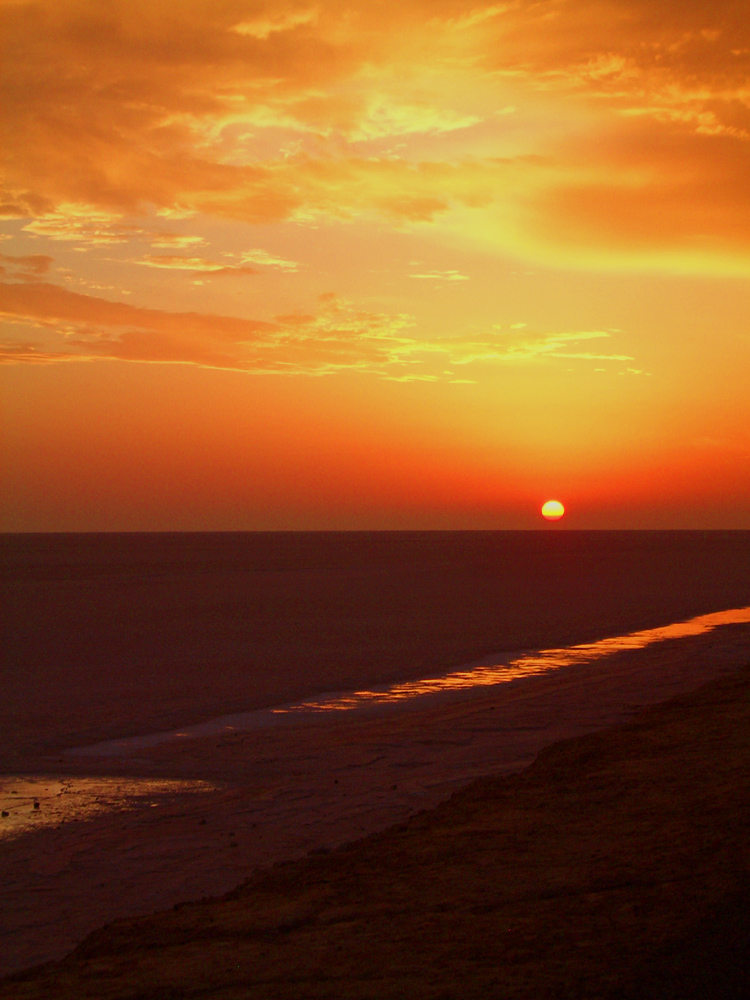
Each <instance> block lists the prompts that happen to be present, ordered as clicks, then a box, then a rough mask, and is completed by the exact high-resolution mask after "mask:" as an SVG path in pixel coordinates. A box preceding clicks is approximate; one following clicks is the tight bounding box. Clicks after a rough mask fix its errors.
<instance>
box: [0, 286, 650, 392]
mask: <svg viewBox="0 0 750 1000" xmlns="http://www.w3.org/2000/svg"><path fill="white" fill-rule="evenodd" d="M0 314H2V315H4V316H5V317H7V318H8V319H10V320H12V321H14V322H15V323H21V324H27V325H30V326H32V327H36V328H37V329H39V330H42V331H43V332H44V334H46V336H47V339H48V340H49V339H51V341H52V344H51V346H43V345H39V344H30V343H28V342H24V343H22V344H21V343H16V344H12V343H11V344H8V345H7V346H6V348H5V355H4V360H5V361H15V362H16V363H21V362H26V361H33V362H38V361H42V360H46V361H49V362H52V361H59V360H74V359H77V360H89V361H90V360H93V359H102V358H106V359H110V360H121V361H140V362H154V363H161V364H193V365H200V366H203V367H209V368H226V369H234V370H237V371H245V372H254V373H259V374H261V373H262V374H295V375H301V374H306V375H326V374H332V373H334V372H337V371H342V370H353V371H361V372H368V373H371V374H374V375H378V376H380V377H383V378H398V379H400V380H414V379H421V380H425V379H426V380H430V381H434V380H436V379H437V378H438V377H441V378H442V377H443V375H444V374H445V364H446V359H447V360H448V361H449V362H450V363H451V364H452V365H454V366H455V365H469V364H473V363H477V362H480V363H484V364H487V363H503V364H527V363H532V362H541V361H545V360H548V359H554V358H580V359H586V360H592V359H595V360H600V359H607V360H632V359H630V358H629V357H627V356H625V355H619V354H601V353H591V352H588V351H579V350H578V349H577V345H578V344H579V343H580V342H582V341H589V340H600V339H602V338H608V337H609V334H608V333H606V332H603V331H584V332H572V333H560V334H536V335H532V334H526V335H525V336H524V338H523V339H522V340H518V339H513V338H510V337H508V336H503V335H500V334H498V333H491V334H488V335H486V336H481V337H473V338H468V339H460V338H455V339H441V340H430V339H427V338H420V337H418V336H415V335H414V333H413V328H414V320H413V319H412V317H410V316H408V315H405V314H387V313H373V312H369V311H367V310H362V309H358V308H356V307H355V306H354V305H352V304H351V303H349V302H346V301H343V300H340V299H338V298H337V297H336V296H334V295H326V296H321V298H320V300H319V308H318V310H317V312H316V313H313V314H305V313H295V314H290V315H282V316H277V317H276V318H275V320H274V321H273V322H265V321H259V320H249V319H241V318H236V317H230V316H216V315H209V314H203V313H172V312H165V311H162V310H157V309H142V308H138V307H136V306H131V305H129V304H127V303H123V302H111V301H108V300H106V299H102V298H97V297H95V296H91V295H82V294H79V293H76V292H71V291H68V290H67V289H64V288H60V287H59V286H57V285H52V284H47V283H41V282H37V283H29V284H0ZM431 359H435V360H436V361H437V362H438V363H439V367H438V373H437V374H436V373H434V372H432V371H428V370H425V365H428V364H429V362H430V360H431ZM441 373H442V374H441ZM448 374H449V375H452V374H453V373H452V372H448Z"/></svg>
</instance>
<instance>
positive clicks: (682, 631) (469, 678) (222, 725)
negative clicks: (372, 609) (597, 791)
mask: <svg viewBox="0 0 750 1000" xmlns="http://www.w3.org/2000/svg"><path fill="white" fill-rule="evenodd" d="M746 624H750V607H746V608H733V609H730V610H728V611H716V612H713V613H711V614H708V615H699V616H698V617H697V618H691V619H690V620H689V621H685V622H676V623H675V624H673V625H662V626H660V627H659V628H651V629H645V630H644V631H642V632H631V633H629V634H628V635H622V636H615V637H613V638H609V639H600V640H599V641H598V642H590V643H582V644H581V645H578V646H568V647H567V648H564V649H542V650H537V651H533V652H529V653H524V654H523V655H522V656H518V657H516V658H514V659H512V660H509V661H507V662H503V663H495V664H489V665H488V664H477V665H475V666H467V667H465V668H464V669H463V670H454V671H451V672H450V673H447V674H440V675H438V676H434V677H423V678H419V679H418V680H413V681H404V682H402V683H400V684H392V685H389V686H387V687H383V688H380V689H378V688H373V689H371V690H370V689H364V690H361V691H346V692H337V693H330V694H324V695H321V696H320V697H318V698H311V699H309V700H307V701H300V702H295V703H293V704H290V705H280V706H279V707H278V708H268V709H258V710H256V711H252V712H239V713H237V714H234V715H223V716H221V717H220V718H216V719H209V720H208V721H206V722H199V723H197V724H195V725H192V726H184V727H183V728H182V729H173V730H169V731H165V732H158V733H149V734H147V735H144V736H129V737H126V738H124V739H120V740H107V741H105V742H102V743H96V744H94V745H92V746H87V747H77V748H75V749H72V750H68V751H67V753H69V754H71V755H74V756H78V757H109V756H118V755H120V754H128V753H131V752H133V751H134V750H143V749H147V748H149V747H154V746H158V745H159V744H161V743H169V742H174V741H175V740H185V739H195V738H198V737H201V736H217V735H221V734H226V733H238V732H243V731H248V730H253V729H260V728H264V727H267V726H273V725H276V724H278V723H280V722H282V721H285V720H288V721H293V720H294V719H295V718H300V717H303V718H304V717H305V716H306V717H308V718H310V717H313V718H314V717H320V716H322V715H325V714H326V713H334V712H352V711H355V710H357V709H366V708H369V707H372V706H378V705H394V704H398V703H404V702H408V701H409V700H413V699H416V698H420V697H423V696H425V695H437V694H444V693H451V692H457V691H466V690H468V689H471V688H480V687H491V686H493V685H496V684H505V683H507V682H508V681H516V680H520V679H522V678H526V677H534V676H536V675H538V674H545V673H550V672H551V671H553V670H558V669H559V668H560V667H569V666H582V665H583V664H586V663H592V662H594V661H595V660H602V659H604V658H605V657H607V656H612V655H613V654H614V653H621V652H625V651H628V650H637V649H643V648H644V647H646V646H650V645H652V644H653V643H655V642H663V641H664V640H665V639H685V638H688V637H690V636H695V635H702V634H703V633H705V632H710V631H712V629H715V628H718V627H719V626H720V625H746Z"/></svg>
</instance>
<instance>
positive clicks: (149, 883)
mask: <svg viewBox="0 0 750 1000" xmlns="http://www.w3.org/2000/svg"><path fill="white" fill-rule="evenodd" d="M749 660H750V626H725V627H722V628H721V629H719V630H717V631H716V632H713V633H709V634H707V635H705V636H701V637H696V638H693V639H689V640H682V641H676V642H666V643H662V644H660V645H658V646H656V647H652V648H649V649H646V650H640V651H636V652H632V653H623V654H618V655H617V656H615V657H613V658H612V659H610V660H608V661H605V662H602V663H599V664H592V665H589V666H587V667H580V668H571V669H569V670H563V671H560V672H559V673H557V674H552V675H547V676H542V677H537V678H531V679H529V680H528V681H524V682H521V683H520V684H517V685H510V686H507V687H505V688H503V687H499V688H495V689H492V690H491V692H490V693H486V692H482V693H481V694H480V695H478V696H475V697H471V698H468V699H458V700H455V701H449V702H447V703H441V704H440V705H439V706H437V707H431V708H425V709H420V708H418V707H414V708H410V709H409V710H408V711H401V712H396V713H392V714H385V715H382V716H380V717H377V718H373V719H370V720H368V719H349V718H339V719H331V718H330V717H326V718H325V719H324V720H320V721H317V722H316V721H309V720H308V721H306V722H305V721H300V722H299V723H298V724H296V725H292V726H288V727H287V726H285V727H283V728H279V729H278V730H275V731H274V730H263V731H258V732H250V733H244V734H241V735H238V736H228V737H224V738H222V739H218V740H217V739H216V738H215V737H213V738H209V739H202V740H201V739H195V740H190V741H187V742H185V743H183V744H174V743H172V744H165V745H161V746H157V747H154V748H151V749H150V750H148V751H139V752H138V754H137V755H136V756H134V757H128V756H125V757H118V758H111V757H102V758H96V757H87V758H76V757H71V756H68V757H63V758H60V757H54V758H49V757H39V758H36V759H34V758H29V759H27V761H26V763H27V766H28V770H29V772H30V773H32V774H36V775H38V776H41V777H39V778H38V779H37V780H38V782H39V785H40V787H41V788H42V789H44V788H45V787H51V791H50V792H49V793H48V794H49V795H50V798H49V799H45V798H41V799H40V800H39V801H40V807H41V808H40V810H38V811H37V812H36V813H32V815H31V819H32V820H35V821H36V822H37V829H36V830H35V831H33V832H29V833H26V834H24V835H23V836H19V837H17V838H15V839H13V840H10V841H6V842H5V843H4V844H3V845H2V850H1V851H0V883H1V884H2V885H3V892H2V899H1V901H0V932H1V933H2V936H3V940H4V943H5V947H4V951H3V962H4V965H3V971H6V972H7V971H12V970H13V969H19V968H23V967H25V966H28V965H31V964H33V963H35V962H39V961H43V960H45V959H49V958H60V957H61V956H62V955H64V954H65V952H66V951H68V950H69V949H70V948H71V947H73V946H74V945H75V944H76V943H77V942H79V941H80V940H81V939H82V938H83V937H84V936H85V935H86V934H87V933H88V932H89V931H92V930H94V929H95V928H96V927H98V926H100V925H101V924H103V923H105V922H107V921H110V920H113V919H115V918H116V917H121V916H126V915H128V914H138V913H147V912H150V911H153V910H155V909H158V908H162V907H167V906H171V905H173V904H174V903H177V902H182V901H186V900H190V899H195V898H201V897H203V896H209V895H215V894H218V893H222V892H226V891H228V890H230V889H232V888H233V887H234V886H235V885H236V884H237V883H238V882H240V881H241V880H242V879H243V878H244V877H246V876H247V874H248V873H249V872H251V871H252V870H253V869H255V868H257V867H260V866H264V865H268V864H271V863H273V862H276V861H281V860H286V859H290V858H295V857H300V856H302V855H304V854H306V853H307V852H309V851H314V850H321V849H329V848H332V847H335V846H337V845H340V844H343V843H346V842H348V841H352V840H354V839H356V838H359V837H362V836H365V835H367V834H370V833H373V832H375V831H377V830H382V829H384V828H385V827H387V826H389V825H390V824H392V823H396V822H400V821H403V820H404V819H406V818H407V817H409V816H410V815H413V814H414V813H416V812H418V811H419V810H421V809H425V808H429V807H432V806H434V805H436V804H437V803H439V802H441V801H443V800H445V799H446V798H447V797H448V796H449V795H450V794H451V793H452V792H453V791H455V790H456V789H458V788H461V787H463V786H465V785H466V784H468V783H469V782H470V781H472V780H473V779H476V778H477V777H480V776H483V775H488V774H503V773H507V772H509V771H514V770H518V769H520V768H522V767H524V766H526V765H528V764H529V763H530V762H531V761H532V760H533V758H534V756H535V755H536V754H537V753H538V752H539V750H541V749H542V748H543V747H545V746H547V745H549V744H550V743H552V742H554V741H555V740H558V739H560V738H563V737H566V736H573V735H580V734H582V733H587V732H591V731H592V730H596V729H601V728H602V727H605V726H608V725H612V724H613V723H617V722H620V721H622V720H624V719H627V718H629V717H630V716H631V715H632V713H633V711H635V710H636V709H638V708H640V707H641V706H643V705H644V704H650V703H654V702H657V701H659V700H661V699H663V698H665V697H668V696H670V695H672V694H675V693H678V692H683V691H686V690H690V689H691V688H694V687H695V686H696V685H697V684H699V683H701V682H702V681H705V680H707V679H710V678H712V677H716V676H721V675H722V674H724V673H726V672H728V671H731V670H734V669H736V668H737V667H738V666H740V665H741V664H743V663H746V662H748V661H749ZM76 776H78V777H79V778H80V779H81V782H80V784H81V785H83V784H91V783H92V781H94V779H95V778H96V776H99V778H100V779H104V778H106V779H107V780H108V781H110V782H114V784H115V786H116V785H117V782H118V781H119V782H120V784H124V785H126V787H127V780H133V779H137V781H138V782H140V783H142V784H144V785H145V786H146V788H145V792H144V793H142V795H141V797H140V798H138V797H134V795H133V792H132V789H131V791H130V793H129V796H128V795H127V794H126V796H125V797H124V798H123V800H122V802H121V804H120V806H119V807H118V804H117V801H116V799H115V801H112V802H109V804H108V808H106V809H103V811H102V812H100V813H98V814H96V815H93V816H91V817H90V818H86V817H85V816H81V817H80V818H79V819H77V820H76V821H71V822H64V823H60V821H59V816H58V814H56V813H54V811H53V810H54V809H55V808H57V809H58V810H59V809H61V808H62V804H63V799H64V798H65V796H67V800H68V801H71V800H74V799H75V795H74V794H73V793H75V792H77V791H81V788H80V786H77V785H76ZM61 777H62V778H63V779H64V780H63V781H62V782H61V781H60V779H61ZM52 779H55V780H56V782H57V784H55V783H53V780H52ZM167 779H169V780H171V781H189V782H196V781H202V782H205V783H206V784H208V785H209V786H215V787H216V789H217V790H216V791H214V792H206V791H195V790H194V789H192V788H191V789H189V790H185V791H184V792H182V793H180V791H179V788H176V789H173V790H171V791H170V790H167V791H166V792H164V793H163V794H161V795H159V794H156V792H155V791H154V790H153V789H150V788H149V782H152V783H153V782H154V781H159V782H162V783H165V782H166V781H167ZM27 780H28V779H27ZM61 783H62V784H64V785H65V787H66V789H67V790H66V792H65V795H64V796H63V795H62V794H60V793H58V794H57V795H56V794H55V789H56V788H59V785H60V784H61ZM94 787H95V789H96V787H97V786H96V785H95V784H94ZM149 792H150V794H149ZM98 794H99V796H100V798H101V799H103V800H105V801H104V802H102V803H101V804H102V805H103V806H107V802H106V792H105V791H104V790H101V791H99V793H98ZM94 804H99V803H97V802H95V803H94ZM29 811H30V807H29V806H28V805H27V813H28V812H29ZM48 811H49V812H50V813H51V815H52V819H53V822H54V825H52V826H49V827H43V826H42V824H43V822H44V819H45V814H46V813H47V812H48Z"/></svg>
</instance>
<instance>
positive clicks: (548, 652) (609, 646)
mask: <svg viewBox="0 0 750 1000" xmlns="http://www.w3.org/2000/svg"><path fill="white" fill-rule="evenodd" d="M748 623H750V607H749V608H736V609H733V610H731V611H717V612H715V613H714V614H710V615H701V616H700V617H699V618H691V619H690V620H689V621H686V622H677V623H676V624H674V625H663V626H661V627H660V628H650V629H646V630H645V631H643V632H631V633H630V634H629V635H620V636H615V637H614V638H611V639H600V640H599V641H598V642H587V643H583V644H582V645H580V646H568V647H567V648H565V649H542V650H540V651H538V652H534V653H524V655H523V656H519V657H517V658H516V659H514V660H510V661H509V662H508V663H498V664H492V665H490V666H476V667H473V668H471V669H469V670H456V671H453V672H452V673H449V674H443V675H442V676H440V677H424V678H420V679H419V680H415V681H405V682H404V683H403V684H393V685H392V686H391V687H389V688H386V689H385V690H377V689H375V690H371V691H351V692H347V693H346V694H342V695H339V696H336V695H332V696H326V697H324V698H321V699H319V700H317V701H315V700H310V701H304V702H300V703H299V704H297V705H286V706H284V707H282V708H275V709H272V711H274V712H277V713H288V712H331V711H347V710H351V709H354V708H359V707H360V706H362V705H364V704H387V703H389V702H395V701H404V700H406V699H408V698H416V697H419V696H420V695H426V694H437V693H438V692H440V691H457V690H461V689H465V688H473V687H489V686H490V685H493V684H503V683H506V682H507V681H512V680H517V679H518V678H520V677H532V676H534V675H535V674H544V673H547V672H548V671H550V670H557V669H558V668H559V667H570V666H578V665H581V664H584V663H592V662H593V661H594V660H601V659H603V658H604V657H606V656H611V655H612V654H613V653H621V652H624V651H626V650H631V649H643V648H644V647H645V646H650V645H651V644H652V643H654V642H663V641H664V640H665V639H684V638H687V637H688V636H694V635H701V634H702V633H704V632H710V631H711V630H712V629H714V628H717V627H718V626H719V625H740V624H748Z"/></svg>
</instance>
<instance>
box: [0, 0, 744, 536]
mask: <svg viewBox="0 0 750 1000" xmlns="http://www.w3.org/2000/svg"><path fill="white" fill-rule="evenodd" d="M101 6H102V5H101V2H100V0H34V4H33V9H34V12H35V14H34V16H33V17H29V16H28V11H29V9H30V5H29V4H28V3H25V2H17V0H13V2H11V0H6V2H5V3H2V2H0V37H2V39H3V42H4V45H3V49H4V52H6V53H7V56H6V59H5V60H4V62H3V64H2V69H0V102H2V104H3V107H2V113H3V120H4V121H7V122H8V126H9V128H10V129H12V134H13V137H14V141H13V142H12V143H5V146H4V149H5V154H4V157H5V159H4V162H3V180H2V182H1V183H0V205H2V206H3V211H2V212H1V213H0V215H2V219H0V394H2V397H3V400H4V401H6V400H7V403H6V406H9V407H11V408H12V412H13V415H14V417H15V419H13V420H11V421H7V425H8V430H7V431H6V436H10V441H9V442H8V444H7V445H6V448H5V451H4V459H5V463H4V468H3V472H4V475H5V479H4V481H5V482H7V488H6V489H5V490H4V491H3V499H2V501H0V530H3V531H34V532H36V531H53V532H55V531H75V530H80V531H90V530H96V531H101V530H112V531H119V530H150V531H151V530H154V531H156V530H164V531H172V530H186V531H187V530H222V531H223V530H277V529H280V530H282V529H300V530H302V529H311V530H312V529H316V530H317V529H325V528H330V529H337V530H338V529H348V528H351V529H362V530H366V529H373V528H387V529H392V530H401V529H405V528H415V529H417V528H424V529H428V528H429V529H442V528H445V529H448V528H457V529H458V528H460V529H467V528H477V529H478V528H486V529H506V528H507V529H525V528H528V527H531V526H536V527H540V525H539V507H541V504H542V501H543V500H544V499H545V497H546V496H547V495H548V493H547V491H548V490H552V489H554V490H555V491H556V493H558V494H559V495H563V496H566V497H568V498H571V497H573V498H575V502H574V506H575V526H576V528H581V529H583V528H605V527H611V528H614V527H630V528H637V527H641V528H645V527H650V528H674V527H684V528H688V527H695V528H698V527H703V528H721V527H734V528H739V529H742V528H749V527H750V500H748V498H749V497H750V461H748V456H750V430H749V429H750V404H749V403H748V393H747V371H748V369H749V368H750V338H748V337H747V336H746V333H745V331H747V330H748V329H750V282H748V280H747V276H748V275H750V224H749V223H750V185H748V183H747V176H748V171H750V117H748V115H749V114H750V112H749V111H748V108H749V107H750V98H749V97H748V93H749V91H748V83H747V81H748V66H749V65H750V62H749V59H750V19H748V18H744V19H743V18H742V17H740V16H739V14H738V13H737V11H738V9H739V7H740V6H741V5H740V4H738V3H737V0H714V2H713V3H711V4H707V3H698V2H693V3H685V2H682V3H681V2H679V0H663V2H660V3H658V4H654V3H650V4H649V3H648V2H646V0H513V2H512V3H509V2H507V0H441V2H440V3H436V2H428V3H425V2H424V0H402V2H400V3H398V4H392V3H391V4H389V3H385V4H381V3H372V0H314V2H313V0H258V2H255V0H253V2H252V3H248V2H247V0H222V2H221V3H209V2H204V0H200V2H195V3H188V4H186V3H184V2H183V0H159V2H158V3H146V2H144V0H132V2H131V3H116V4H109V5H108V8H107V17H106V18H105V19H102V15H101ZM19 81H21V83H19ZM60 81H64V85H62V84H61V83H60ZM530 498H532V499H531V501H530ZM559 516H561V515H559V514H558V515H557V517H559ZM545 517H547V518H548V519H549V520H556V519H557V517H550V516H549V515H547V514H545ZM569 521H570V517H568V518H567V522H569Z"/></svg>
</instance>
